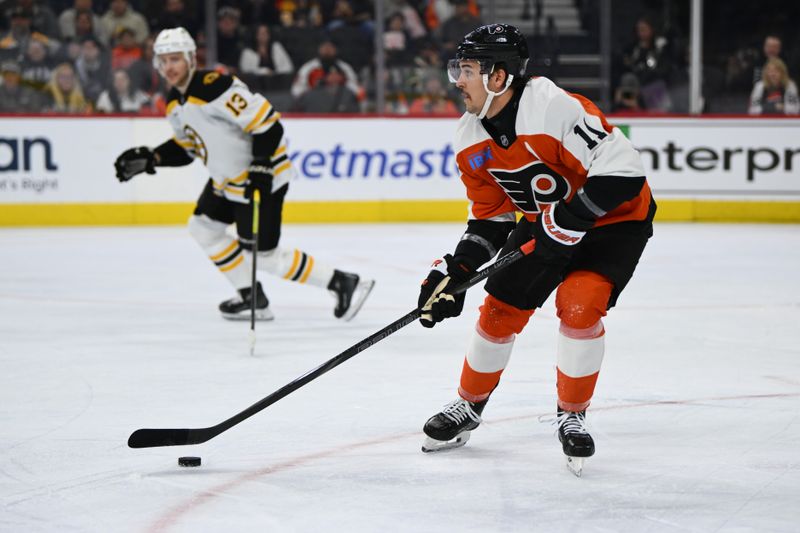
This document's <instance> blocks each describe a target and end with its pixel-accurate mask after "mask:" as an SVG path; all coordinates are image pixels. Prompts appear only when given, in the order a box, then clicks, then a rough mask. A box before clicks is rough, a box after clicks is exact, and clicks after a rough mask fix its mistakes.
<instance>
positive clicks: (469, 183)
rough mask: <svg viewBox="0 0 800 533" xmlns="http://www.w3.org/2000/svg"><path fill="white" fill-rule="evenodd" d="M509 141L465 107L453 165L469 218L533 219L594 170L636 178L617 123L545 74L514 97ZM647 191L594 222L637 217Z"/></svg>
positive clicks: (645, 208) (636, 163) (634, 158)
mask: <svg viewBox="0 0 800 533" xmlns="http://www.w3.org/2000/svg"><path fill="white" fill-rule="evenodd" d="M515 133H516V139H515V140H511V141H510V140H507V139H505V138H501V139H500V141H501V143H502V144H506V145H507V146H501V144H498V142H496V141H495V140H494V139H493V138H492V137H491V136H490V135H489V133H488V132H487V130H486V128H485V127H484V126H483V124H482V123H481V120H480V119H478V118H477V117H476V116H475V115H473V114H470V113H465V114H464V116H462V117H461V119H460V121H459V124H458V129H457V133H456V141H455V150H456V163H457V165H458V168H459V171H460V173H461V180H462V181H463V182H464V185H465V186H466V188H467V197H468V199H469V201H470V206H469V218H470V219H471V220H475V219H477V220H495V221H513V220H514V219H515V213H517V212H520V213H522V215H523V216H525V217H526V218H528V219H529V220H535V219H536V216H537V214H538V213H539V212H540V211H541V210H542V207H543V206H544V205H545V204H553V203H557V202H558V201H559V200H561V199H564V200H566V201H568V200H570V199H571V198H572V197H573V196H574V195H575V194H577V193H578V192H579V191H580V190H581V188H582V187H583V186H584V185H585V184H586V183H587V181H589V180H591V179H592V178H593V177H595V176H598V177H599V176H613V177H614V178H615V179H618V180H625V179H626V178H637V181H638V180H641V179H642V178H643V177H644V175H645V174H644V168H643V167H642V163H641V160H640V158H639V153H638V152H637V151H636V150H635V149H634V147H633V145H632V144H631V143H630V141H629V140H628V139H627V138H626V137H625V136H624V135H623V133H622V132H621V131H620V130H619V128H616V127H612V126H611V125H610V124H609V123H608V122H607V121H606V118H605V117H604V116H603V114H602V113H601V112H600V110H599V109H598V108H597V106H595V105H594V104H593V103H592V102H591V101H589V100H588V99H586V98H584V97H583V96H580V95H576V94H571V93H568V92H566V91H564V90H563V89H561V88H560V87H558V86H557V85H555V84H554V83H553V82H552V81H550V80H549V79H547V78H542V77H536V78H532V79H530V80H529V81H528V83H527V84H526V85H525V89H524V91H523V92H522V95H521V97H520V101H519V105H518V110H517V115H516V122H515ZM650 203H651V193H650V188H649V187H648V186H647V183H646V182H645V184H644V186H643V187H642V188H641V191H640V192H639V194H638V196H636V197H635V198H633V199H632V200H629V201H626V202H624V203H622V204H621V205H619V206H616V207H615V208H613V209H612V210H610V211H609V212H601V213H598V214H599V215H600V216H599V218H598V219H597V222H596V226H602V225H606V224H612V223H615V222H622V221H629V220H644V219H646V218H647V217H648V213H649V211H650Z"/></svg>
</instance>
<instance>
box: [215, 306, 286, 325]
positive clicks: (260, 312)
mask: <svg viewBox="0 0 800 533" xmlns="http://www.w3.org/2000/svg"><path fill="white" fill-rule="evenodd" d="M222 318H224V319H225V320H234V321H239V322H243V321H245V320H250V311H247V313H222ZM256 320H258V321H259V322H267V321H269V320H275V315H273V314H272V311H270V310H269V307H268V308H266V309H256Z"/></svg>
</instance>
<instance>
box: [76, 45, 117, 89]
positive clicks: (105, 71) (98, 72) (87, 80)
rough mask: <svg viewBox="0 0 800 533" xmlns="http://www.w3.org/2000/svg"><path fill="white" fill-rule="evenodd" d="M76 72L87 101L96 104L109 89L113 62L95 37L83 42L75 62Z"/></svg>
mask: <svg viewBox="0 0 800 533" xmlns="http://www.w3.org/2000/svg"><path fill="white" fill-rule="evenodd" d="M75 72H76V73H77V75H78V80H79V81H80V84H81V88H82V89H83V94H84V96H85V97H86V99H87V100H89V101H90V102H96V101H97V99H98V98H99V97H100V94H101V93H102V92H103V91H105V90H106V89H108V86H109V78H110V77H111V61H110V58H109V55H108V52H107V51H106V50H105V48H104V47H103V45H102V44H100V41H99V40H97V39H96V38H94V37H86V38H85V39H84V40H83V42H82V43H81V51H80V53H79V54H78V57H77V59H76V60H75Z"/></svg>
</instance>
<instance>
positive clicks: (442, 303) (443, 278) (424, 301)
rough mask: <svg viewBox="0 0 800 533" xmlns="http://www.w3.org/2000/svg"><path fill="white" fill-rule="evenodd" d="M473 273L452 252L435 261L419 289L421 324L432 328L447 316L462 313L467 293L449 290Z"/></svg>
mask: <svg viewBox="0 0 800 533" xmlns="http://www.w3.org/2000/svg"><path fill="white" fill-rule="evenodd" d="M471 275H472V270H471V269H469V268H467V267H466V266H465V265H462V264H460V263H457V262H456V261H455V259H453V256H452V255H450V254H447V255H446V256H444V259H437V260H436V261H434V262H433V269H432V270H431V271H430V272H429V273H428V277H427V278H425V279H424V280H423V282H422V288H421V289H420V291H419V300H418V301H417V305H418V306H419V309H420V311H422V314H421V315H420V317H419V322H420V324H422V325H423V326H425V327H426V328H432V327H433V326H435V325H436V323H437V322H441V321H442V320H444V319H445V318H451V317H454V316H458V315H460V314H461V311H462V309H464V297H465V296H466V293H465V292H462V293H460V294H450V293H449V292H448V291H452V290H453V288H455V287H457V286H458V285H461V284H462V283H464V282H465V281H467V280H468V279H469V277H470V276H471Z"/></svg>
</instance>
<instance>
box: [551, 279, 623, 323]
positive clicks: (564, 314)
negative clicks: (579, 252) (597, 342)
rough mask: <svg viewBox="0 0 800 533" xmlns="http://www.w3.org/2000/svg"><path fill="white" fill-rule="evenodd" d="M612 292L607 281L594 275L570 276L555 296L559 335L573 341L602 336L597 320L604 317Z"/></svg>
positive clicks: (611, 284) (612, 286)
mask: <svg viewBox="0 0 800 533" xmlns="http://www.w3.org/2000/svg"><path fill="white" fill-rule="evenodd" d="M613 288H614V284H613V283H611V281H610V280H609V279H608V278H606V277H605V276H602V275H600V274H597V273H595V272H589V271H585V270H582V271H576V272H572V273H570V274H569V275H568V276H567V277H566V279H565V280H564V281H563V282H562V283H561V285H560V286H559V287H558V291H557V292H556V314H557V316H558V318H559V319H560V320H561V331H562V332H563V333H564V334H566V335H567V336H568V337H573V338H591V337H594V336H597V335H598V334H599V333H600V332H602V322H601V321H600V320H601V319H602V318H603V317H604V316H606V309H607V306H608V299H609V298H610V297H611V291H612V290H613ZM598 328H599V330H598Z"/></svg>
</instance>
